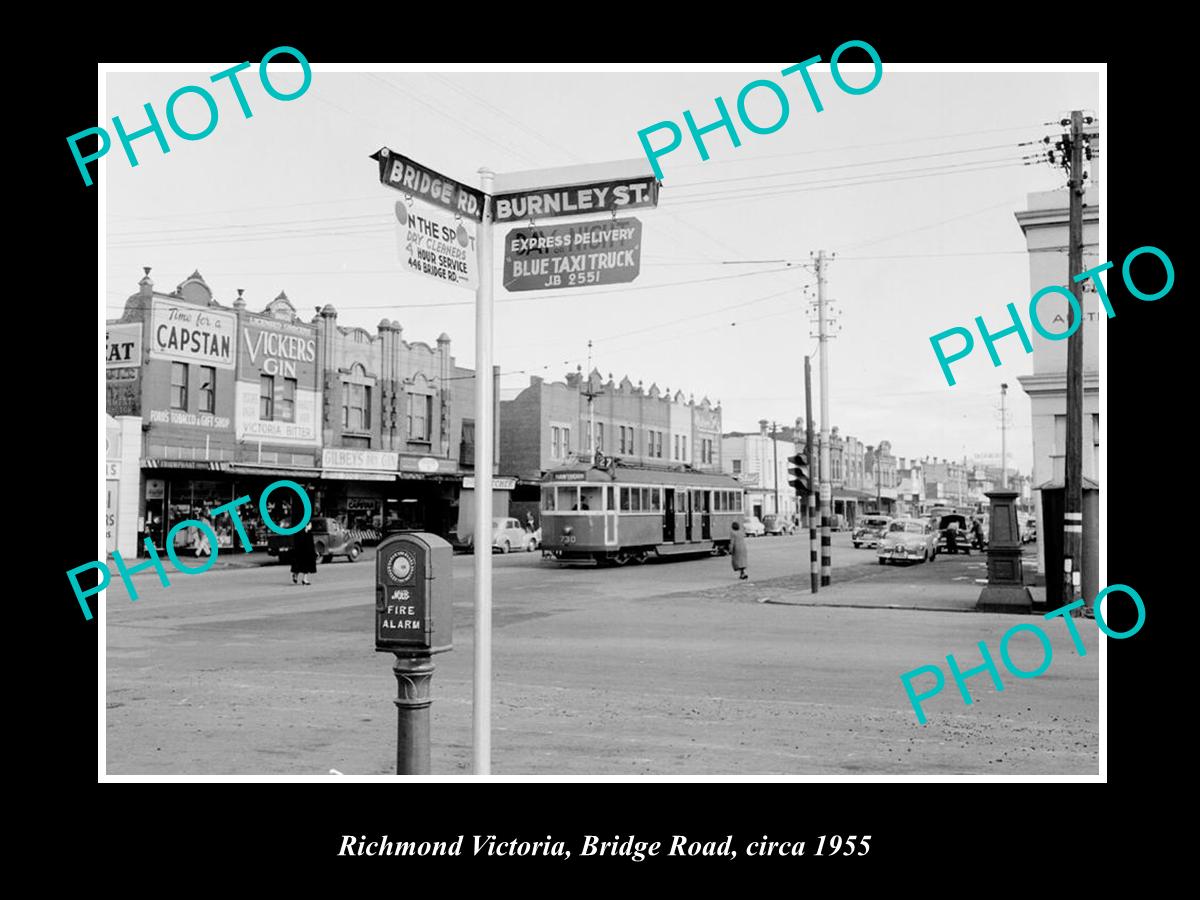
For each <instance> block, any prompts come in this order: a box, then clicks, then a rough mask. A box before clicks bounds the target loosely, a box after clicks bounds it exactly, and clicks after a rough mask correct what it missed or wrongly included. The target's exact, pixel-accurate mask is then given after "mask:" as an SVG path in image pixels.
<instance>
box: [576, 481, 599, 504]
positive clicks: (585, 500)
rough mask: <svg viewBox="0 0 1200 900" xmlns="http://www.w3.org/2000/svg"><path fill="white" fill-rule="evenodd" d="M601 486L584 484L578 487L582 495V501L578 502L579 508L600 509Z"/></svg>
mask: <svg viewBox="0 0 1200 900" xmlns="http://www.w3.org/2000/svg"><path fill="white" fill-rule="evenodd" d="M602 490H603V488H602V487H601V486H600V485H598V484H597V485H592V486H588V485H585V486H583V487H581V488H580V489H579V491H580V493H581V494H582V495H583V497H582V501H581V503H580V504H579V508H580V509H600V508H601V506H600V492H601V491H602Z"/></svg>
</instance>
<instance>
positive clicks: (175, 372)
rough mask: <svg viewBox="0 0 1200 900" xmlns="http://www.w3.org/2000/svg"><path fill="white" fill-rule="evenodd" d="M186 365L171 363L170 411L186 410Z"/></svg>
mask: <svg viewBox="0 0 1200 900" xmlns="http://www.w3.org/2000/svg"><path fill="white" fill-rule="evenodd" d="M187 396H188V364H187V363H181V362H173V363H171V409H187Z"/></svg>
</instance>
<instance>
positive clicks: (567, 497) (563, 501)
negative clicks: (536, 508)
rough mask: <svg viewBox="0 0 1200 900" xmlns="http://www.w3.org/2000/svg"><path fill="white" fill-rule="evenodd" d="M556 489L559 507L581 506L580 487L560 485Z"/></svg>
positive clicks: (571, 507) (573, 507)
mask: <svg viewBox="0 0 1200 900" xmlns="http://www.w3.org/2000/svg"><path fill="white" fill-rule="evenodd" d="M556 491H557V493H556V494H555V497H556V499H557V500H558V509H578V508H579V488H577V487H560V488H556Z"/></svg>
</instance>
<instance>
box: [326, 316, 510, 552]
mask: <svg viewBox="0 0 1200 900" xmlns="http://www.w3.org/2000/svg"><path fill="white" fill-rule="evenodd" d="M337 316H338V314H337V310H336V309H335V308H334V307H333V306H332V305H327V306H326V307H325V308H324V309H322V310H321V313H320V316H319V317H318V318H319V321H318V323H317V328H318V332H319V335H318V357H319V361H320V366H321V368H322V370H323V373H324V405H323V408H322V416H321V436H322V440H323V447H324V449H323V452H322V455H321V460H320V466H321V478H322V480H323V483H324V484H323V491H322V501H323V503H324V507H325V508H326V509H327V510H328V514H329V515H334V516H337V517H339V518H341V519H342V520H343V521H344V522H346V524H347V527H349V528H351V529H359V530H363V531H365V532H378V531H380V530H382V529H383V528H385V527H387V528H416V529H420V530H423V531H430V532H432V533H434V534H439V535H442V536H443V537H453V536H455V535H457V536H463V535H465V534H466V533H467V529H468V528H469V527H470V526H471V524H472V520H473V514H474V513H473V510H474V486H473V477H474V475H475V413H474V408H475V373H474V371H473V370H472V369H464V368H461V367H459V366H458V365H457V363H456V362H455V359H454V356H453V355H452V353H451V349H450V337H449V336H448V335H446V334H444V333H443V334H442V335H440V336H439V337H438V339H437V341H436V344H435V345H433V346H431V345H429V344H427V343H424V342H422V341H414V342H412V343H409V342H408V341H406V340H404V329H403V326H402V325H401V324H400V323H399V322H393V321H390V320H388V319H384V320H383V321H381V322H380V323H379V325H378V327H377V329H376V333H375V334H371V333H370V332H368V331H367V330H366V329H365V328H357V327H352V328H345V327H343V326H341V325H339V324H338V322H337ZM492 378H493V384H494V385H495V386H496V388H497V390H496V391H495V393H494V394H493V396H497V395H498V393H499V391H498V387H499V369H498V368H494V369H493V371H492ZM498 412H499V402H498V401H497V403H496V408H495V410H494V415H496V414H498ZM497 430H498V429H497ZM498 448H499V439H498V436H497V439H496V447H495V448H494V451H498ZM494 458H495V459H497V460H499V459H500V457H499V455H495V456H494ZM494 474H495V469H494V470H493V475H494ZM464 478H470V479H472V480H470V481H468V482H467V483H468V485H471V486H470V487H466V488H464V486H463V480H464ZM500 484H502V483H500ZM493 485H494V486H496V485H497V483H496V482H493ZM508 500H509V491H508V490H504V489H499V490H497V491H496V494H495V495H494V500H493V512H494V515H495V516H506V515H508Z"/></svg>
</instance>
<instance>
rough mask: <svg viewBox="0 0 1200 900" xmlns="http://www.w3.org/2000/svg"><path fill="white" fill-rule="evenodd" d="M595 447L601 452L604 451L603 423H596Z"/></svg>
mask: <svg viewBox="0 0 1200 900" xmlns="http://www.w3.org/2000/svg"><path fill="white" fill-rule="evenodd" d="M596 449H597V450H599V451H600V452H601V453H603V452H604V423H603V422H597V423H596Z"/></svg>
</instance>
